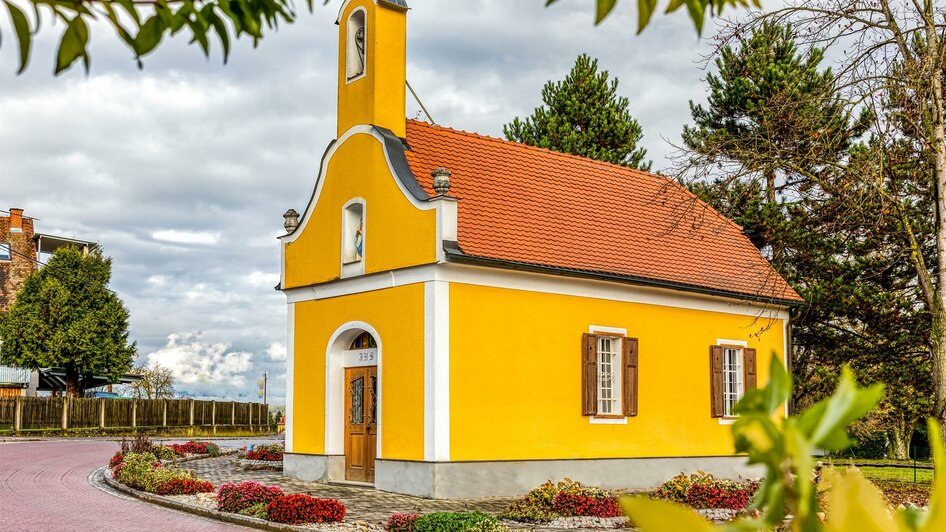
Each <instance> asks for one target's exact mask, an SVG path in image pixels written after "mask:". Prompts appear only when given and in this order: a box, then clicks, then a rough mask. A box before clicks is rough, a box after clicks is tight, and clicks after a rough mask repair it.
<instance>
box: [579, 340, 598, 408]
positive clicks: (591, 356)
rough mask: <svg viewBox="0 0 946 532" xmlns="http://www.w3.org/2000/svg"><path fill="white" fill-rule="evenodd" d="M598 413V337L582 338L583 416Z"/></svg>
mask: <svg viewBox="0 0 946 532" xmlns="http://www.w3.org/2000/svg"><path fill="white" fill-rule="evenodd" d="M597 413H598V337H597V336H596V335H594V334H587V333H585V334H583V335H582V336H581V415H583V416H593V415H595V414H597Z"/></svg>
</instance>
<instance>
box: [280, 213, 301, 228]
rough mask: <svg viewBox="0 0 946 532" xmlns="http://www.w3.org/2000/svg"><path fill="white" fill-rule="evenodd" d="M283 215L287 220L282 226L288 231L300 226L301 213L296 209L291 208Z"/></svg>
mask: <svg viewBox="0 0 946 532" xmlns="http://www.w3.org/2000/svg"><path fill="white" fill-rule="evenodd" d="M282 217H283V218H284V219H285V220H286V221H285V222H283V224H282V226H283V227H285V228H286V232H287V233H291V232H293V231H295V230H296V228H297V227H299V213H297V212H296V210H295V209H289V210H288V211H286V214H283V215H282Z"/></svg>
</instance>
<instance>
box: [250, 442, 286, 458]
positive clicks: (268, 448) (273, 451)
mask: <svg viewBox="0 0 946 532" xmlns="http://www.w3.org/2000/svg"><path fill="white" fill-rule="evenodd" d="M284 451H285V447H283V446H282V445H281V444H278V443H272V444H268V445H263V444H261V445H254V446H253V447H252V448H251V449H250V450H249V451H247V452H246V459H247V460H256V461H262V462H282V455H283V452H284Z"/></svg>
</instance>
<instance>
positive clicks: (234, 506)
mask: <svg viewBox="0 0 946 532" xmlns="http://www.w3.org/2000/svg"><path fill="white" fill-rule="evenodd" d="M281 495H283V492H282V490H281V489H279V488H277V487H275V486H264V485H262V484H260V483H259V482H239V483H227V484H224V485H222V486H220V490H218V491H217V509H218V510H220V511H221V512H231V513H239V512H241V511H243V510H246V509H247V508H250V507H251V506H255V505H257V504H263V505H268V504H269V503H271V502H273V501H274V500H276V498H277V497H280V496H281Z"/></svg>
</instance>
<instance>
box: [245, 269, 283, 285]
mask: <svg viewBox="0 0 946 532" xmlns="http://www.w3.org/2000/svg"><path fill="white" fill-rule="evenodd" d="M246 282H247V283H249V284H250V285H251V286H258V287H265V288H272V287H274V286H276V283H278V282H279V272H260V271H254V272H251V273H250V274H249V275H247V276H246Z"/></svg>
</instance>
